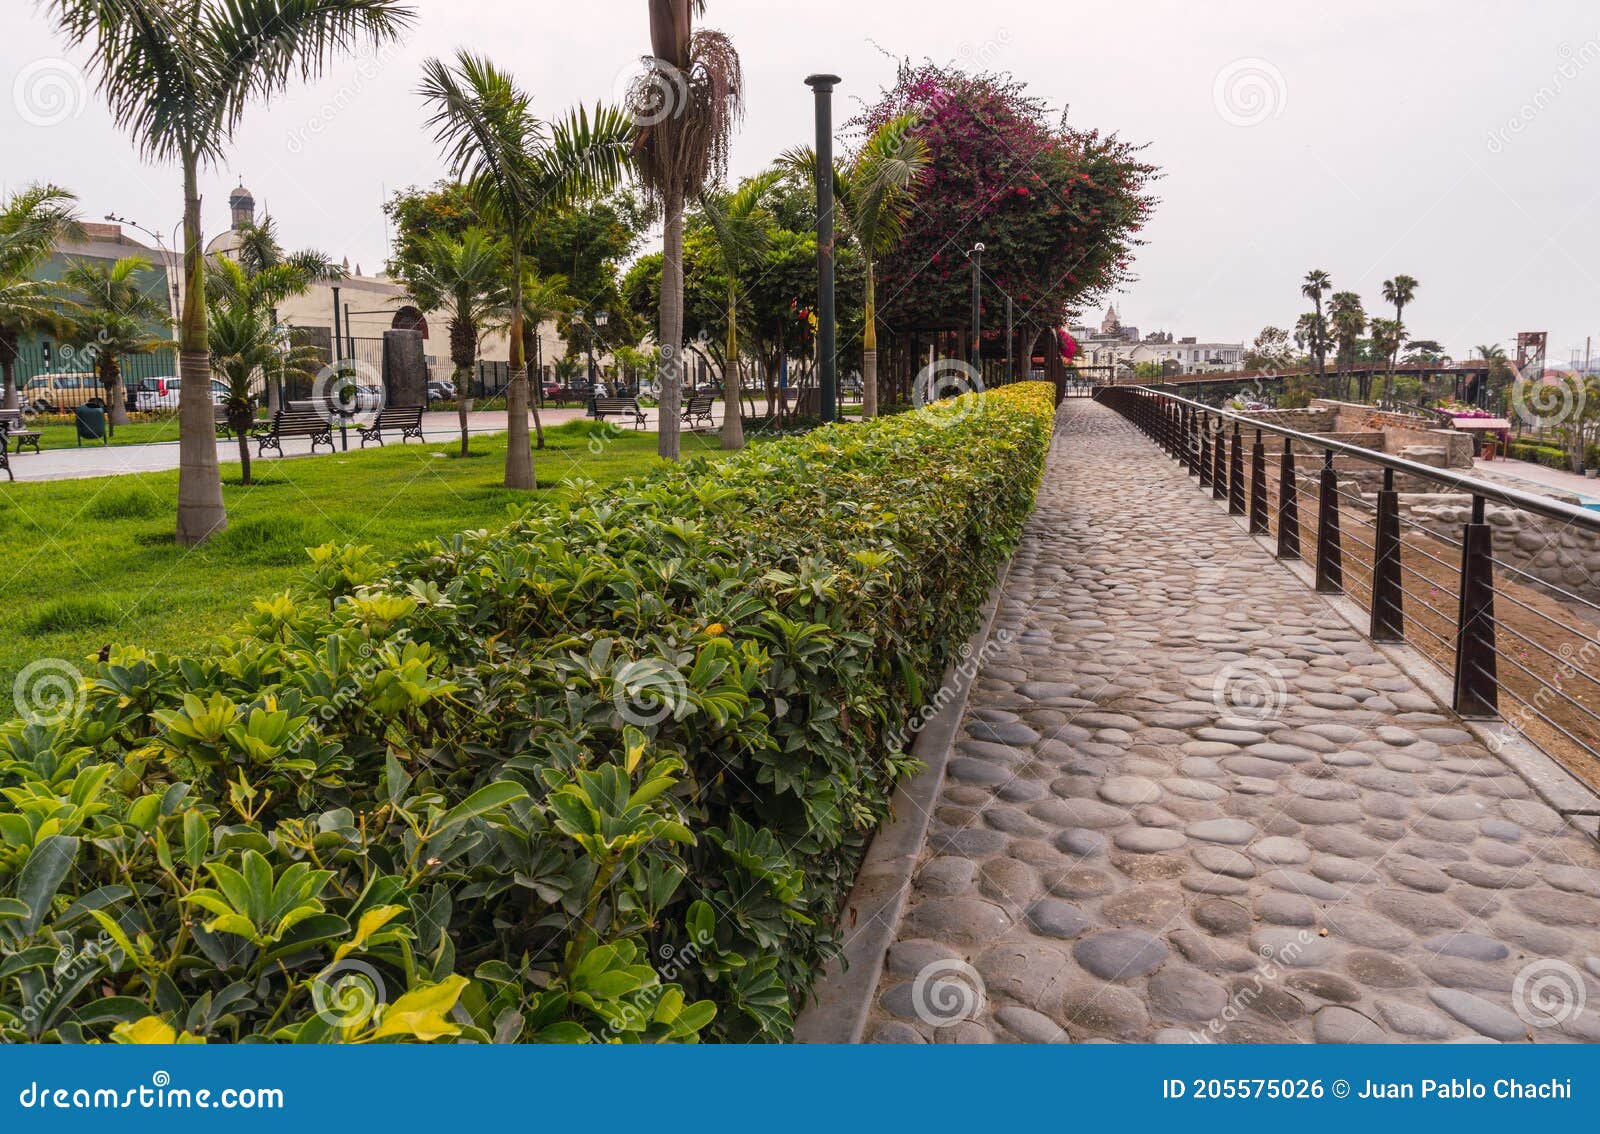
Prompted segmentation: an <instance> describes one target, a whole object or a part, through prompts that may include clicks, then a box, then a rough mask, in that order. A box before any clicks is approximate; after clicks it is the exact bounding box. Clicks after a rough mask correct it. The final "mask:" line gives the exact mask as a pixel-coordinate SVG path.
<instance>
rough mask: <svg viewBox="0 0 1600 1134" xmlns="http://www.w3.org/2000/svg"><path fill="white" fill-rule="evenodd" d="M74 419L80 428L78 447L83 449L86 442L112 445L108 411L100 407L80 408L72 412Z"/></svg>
mask: <svg viewBox="0 0 1600 1134" xmlns="http://www.w3.org/2000/svg"><path fill="white" fill-rule="evenodd" d="M72 419H73V421H75V422H76V423H77V426H78V447H79V448H80V449H81V448H82V447H83V443H84V441H86V440H88V441H98V442H100V444H102V445H109V444H111V438H110V430H109V429H108V428H107V422H106V411H105V410H103V409H101V408H100V407H99V406H78V407H77V408H76V409H74V410H73V411H72Z"/></svg>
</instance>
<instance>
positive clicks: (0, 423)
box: [0, 409, 42, 472]
mask: <svg viewBox="0 0 1600 1134" xmlns="http://www.w3.org/2000/svg"><path fill="white" fill-rule="evenodd" d="M23 424H24V423H23V418H22V411H21V410H19V409H8V410H0V450H3V449H4V448H5V447H6V443H7V442H8V441H9V440H10V439H11V438H13V437H15V438H16V440H17V446H16V448H17V452H19V453H20V452H22V447H23V446H24V445H32V446H33V451H34V452H35V453H37V452H38V451H39V438H40V437H41V436H42V434H41V433H40V432H39V431H38V430H37V429H24V428H23ZM6 471H7V472H10V471H11V466H10V465H9V464H8V465H7V466H6Z"/></svg>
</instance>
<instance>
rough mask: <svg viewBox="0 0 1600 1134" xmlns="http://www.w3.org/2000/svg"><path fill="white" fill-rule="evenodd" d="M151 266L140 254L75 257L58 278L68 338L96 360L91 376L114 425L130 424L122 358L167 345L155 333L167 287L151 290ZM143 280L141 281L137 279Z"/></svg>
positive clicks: (164, 320) (160, 322)
mask: <svg viewBox="0 0 1600 1134" xmlns="http://www.w3.org/2000/svg"><path fill="white" fill-rule="evenodd" d="M152 267H153V265H152V264H151V263H150V261H149V260H147V259H145V258H144V257H143V256H124V257H122V258H121V259H119V260H116V261H106V260H79V259H74V260H72V261H71V263H70V264H68V266H67V270H66V271H65V272H63V273H62V274H61V280H60V286H61V289H62V291H63V293H64V301H65V307H64V314H65V316H66V319H67V325H68V326H67V339H68V341H69V342H71V343H72V344H73V345H75V346H78V347H81V348H84V349H85V350H86V351H87V352H88V353H89V355H90V357H92V358H93V359H94V372H95V375H96V376H97V377H98V378H99V379H100V385H101V387H102V388H103V389H104V390H105V392H106V403H107V405H108V407H109V408H108V412H109V414H110V418H111V421H112V423H113V424H115V425H126V424H127V422H128V400H127V396H126V395H125V394H124V393H123V390H122V359H124V358H127V357H128V356H130V355H141V354H154V353H155V352H156V351H158V350H160V349H161V348H163V347H166V346H170V345H171V342H170V341H169V340H168V339H166V338H164V337H161V336H159V335H156V334H153V333H152V331H151V328H153V327H164V326H165V325H166V323H167V319H168V318H169V316H170V311H169V310H168V306H167V295H166V283H165V281H162V282H161V284H160V287H159V290H157V291H151V290H150V287H149V284H150V282H151V277H150V276H149V275H148V274H147V273H149V272H150V270H151V268H152ZM141 276H143V277H144V278H143V279H141V278H140V277H141Z"/></svg>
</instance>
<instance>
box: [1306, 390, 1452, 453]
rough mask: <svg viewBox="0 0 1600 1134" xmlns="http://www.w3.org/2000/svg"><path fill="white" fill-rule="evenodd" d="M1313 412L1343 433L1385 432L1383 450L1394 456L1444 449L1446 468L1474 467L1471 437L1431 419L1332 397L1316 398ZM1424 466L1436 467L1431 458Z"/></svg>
mask: <svg viewBox="0 0 1600 1134" xmlns="http://www.w3.org/2000/svg"><path fill="white" fill-rule="evenodd" d="M1311 409H1313V410H1320V411H1323V412H1325V413H1327V412H1331V413H1332V415H1333V417H1334V426H1333V428H1334V430H1335V431H1337V432H1340V433H1382V434H1383V435H1384V438H1385V441H1384V446H1383V448H1384V451H1385V452H1388V453H1392V454H1394V455H1395V456H1406V453H1405V450H1406V449H1408V448H1419V449H1443V450H1444V454H1443V461H1444V463H1443V465H1442V466H1441V467H1443V468H1449V469H1470V468H1471V467H1472V437H1471V436H1470V435H1469V434H1466V433H1462V432H1461V431H1460V430H1457V429H1444V428H1440V427H1439V426H1437V425H1436V424H1435V423H1434V420H1433V419H1432V418H1429V417H1421V416H1419V415H1417V414H1410V413H1389V412H1387V411H1385V410H1380V409H1377V408H1375V407H1373V406H1366V405H1361V404H1359V403H1356V402H1338V401H1334V400H1332V399H1330V398H1317V399H1316V400H1315V401H1313V402H1312V403H1311ZM1423 463H1425V464H1436V463H1437V462H1436V461H1435V460H1432V459H1426V460H1424V462H1423Z"/></svg>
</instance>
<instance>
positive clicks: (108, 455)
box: [11, 402, 722, 481]
mask: <svg viewBox="0 0 1600 1134" xmlns="http://www.w3.org/2000/svg"><path fill="white" fill-rule="evenodd" d="M584 416H585V413H584V411H583V409H582V408H581V407H569V408H560V409H557V408H553V407H552V408H549V409H545V410H542V411H541V412H540V420H541V421H543V423H544V424H545V425H546V426H552V425H561V424H564V423H565V422H569V421H578V420H580V419H582V418H583V417H584ZM645 418H646V422H645V429H647V430H653V429H655V428H656V422H657V414H656V411H655V410H653V409H647V410H646V411H645ZM611 420H612V421H613V422H615V421H616V419H611ZM714 420H715V422H716V425H717V426H720V425H721V423H722V405H721V403H720V402H719V403H717V406H716V408H715V411H714ZM621 427H623V428H632V425H631V423H628V424H627V425H625V426H621ZM422 428H423V433H424V435H425V436H426V437H427V438H428V440H429V441H433V442H438V441H449V440H450V439H451V438H453V437H460V436H461V425H460V422H459V421H458V419H457V417H456V415H455V413H453V412H449V413H428V414H424V415H423V421H422ZM530 428H531V427H530ZM467 429H468V431H469V432H470V433H473V434H477V435H482V434H487V433H504V432H505V429H506V415H505V413H504V411H483V412H474V413H471V414H469V415H468V421H467ZM334 440H335V443H336V444H337V441H338V438H337V436H335V438H334ZM389 443H390V444H394V443H395V442H394V441H392V440H391V441H390V442H389ZM413 444H414V442H413ZM360 446H361V437H360V435H359V434H358V433H357V432H356V431H355V430H354V429H352V430H351V431H350V447H351V449H352V450H354V449H359V448H360ZM283 448H284V456H285V459H294V458H299V457H307V456H310V455H311V452H310V450H311V443H310V441H309V440H307V439H305V438H303V437H300V438H289V439H288V440H286V441H284V443H283ZM252 452H253V450H252ZM327 452H328V451H327V449H326V448H323V449H322V450H321V452H320V455H322V456H326V455H327ZM217 457H218V458H219V459H220V460H221V461H223V462H224V463H226V462H229V461H238V459H239V446H238V443H237V442H234V441H231V440H220V441H218V443H217ZM267 459H268V460H269V461H271V460H275V459H277V458H276V457H268V458H267ZM177 467H178V443H177V442H176V441H168V442H161V443H157V444H151V445H109V446H107V445H88V444H85V445H84V446H83V448H81V449H78V448H74V449H46V450H45V451H44V452H42V453H38V454H35V453H34V452H33V451H32V450H31V449H30V450H28V451H27V452H25V453H22V454H20V455H19V454H15V453H14V454H12V457H11V468H12V471H13V472H14V473H16V478H17V480H19V481H34V480H79V479H82V478H84V477H92V476H118V475H121V474H123V473H140V472H160V471H163V470H166V469H175V468H177Z"/></svg>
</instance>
